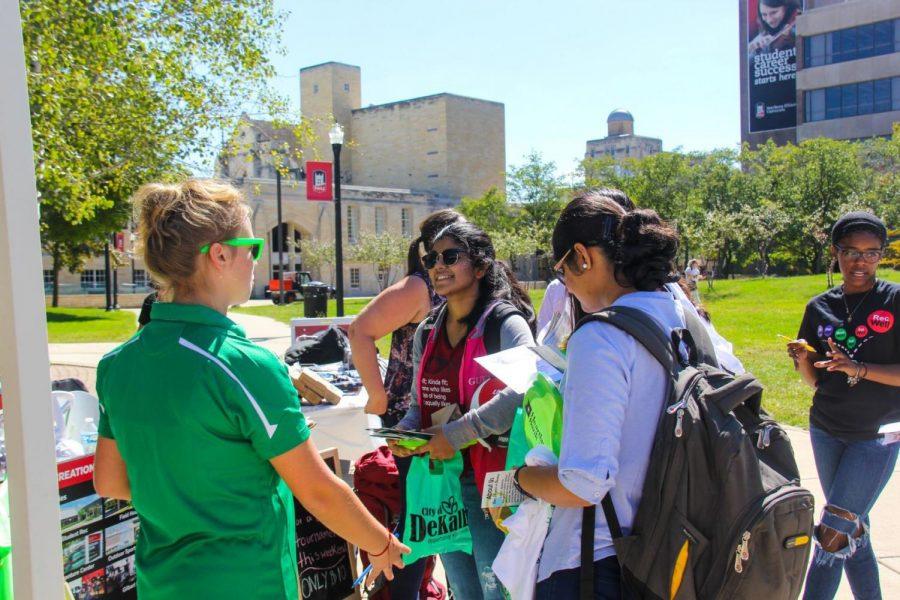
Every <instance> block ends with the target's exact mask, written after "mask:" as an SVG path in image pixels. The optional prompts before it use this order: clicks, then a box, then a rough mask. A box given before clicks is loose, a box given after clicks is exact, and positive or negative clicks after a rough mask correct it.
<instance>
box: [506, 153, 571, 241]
mask: <svg viewBox="0 0 900 600" xmlns="http://www.w3.org/2000/svg"><path fill="white" fill-rule="evenodd" d="M506 190H507V194H508V196H509V199H510V200H511V201H512V202H513V204H515V205H517V206H519V207H520V208H521V209H522V215H521V216H520V218H519V219H517V223H516V228H518V229H520V230H522V229H528V230H530V231H533V232H534V234H535V237H536V238H537V239H538V241H539V242H540V243H541V245H542V246H545V247H546V246H549V243H550V234H551V233H552V231H553V226H554V225H555V224H556V220H557V218H559V213H560V211H561V210H562V209H563V206H565V202H566V198H567V196H568V188H567V187H566V186H565V184H564V183H563V180H562V178H561V177H560V176H559V175H558V174H557V172H556V164H555V163H554V162H552V161H548V162H544V159H543V157H542V156H541V155H540V153H538V152H534V151H532V152H531V153H529V154H528V155H527V156H526V157H525V163H524V164H522V165H521V166H515V165H511V166H510V168H509V172H508V173H507V174H506Z"/></svg>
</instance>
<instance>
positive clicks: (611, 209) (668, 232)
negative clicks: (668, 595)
mask: <svg viewBox="0 0 900 600" xmlns="http://www.w3.org/2000/svg"><path fill="white" fill-rule="evenodd" d="M677 244H678V239H677V236H676V234H675V232H674V231H672V229H670V228H669V227H668V226H667V225H666V224H665V223H663V222H662V221H661V220H660V218H659V216H658V215H657V214H656V213H655V212H654V211H652V210H635V211H632V212H628V213H626V211H625V210H624V209H623V208H622V207H621V206H620V205H619V204H617V203H616V202H614V201H613V200H611V199H610V198H608V197H605V196H603V195H600V194H589V195H587V196H584V197H580V198H576V199H574V200H572V201H571V202H570V203H569V204H568V205H567V206H566V208H565V209H563V212H562V214H561V215H560V217H559V220H558V221H557V223H556V227H555V229H554V231H553V254H554V257H555V258H556V259H557V261H558V262H557V264H556V266H555V267H554V270H555V271H556V273H557V276H558V277H559V278H560V279H562V280H563V281H564V283H565V284H566V288H567V289H568V291H569V293H571V294H572V295H574V296H575V297H576V298H577V299H578V301H579V302H580V304H581V306H582V307H583V309H584V311H585V312H586V313H592V312H596V311H599V310H601V309H603V308H606V307H610V306H627V307H632V308H635V309H638V310H641V311H644V312H646V313H647V314H648V315H650V316H652V317H653V318H654V319H655V320H656V321H657V323H658V324H659V325H660V326H662V327H663V328H664V329H665V330H667V331H671V330H672V329H675V328H683V327H684V326H685V323H684V321H683V319H682V317H681V316H680V312H679V310H678V307H677V303H676V301H675V300H674V298H673V296H672V294H671V293H670V292H668V291H666V290H665V288H664V285H665V284H666V283H669V282H672V281H674V280H675V279H676V277H675V276H674V270H675V268H674V264H673V260H674V258H675V252H676V249H677ZM567 358H568V368H567V370H566V375H565V379H564V381H563V398H564V402H563V432H562V447H561V452H560V456H559V464H558V465H557V466H554V467H520V468H519V469H517V471H516V474H515V481H516V482H517V484H518V485H519V486H520V487H521V489H522V490H523V492H524V493H526V494H528V495H530V496H533V497H537V498H541V499H543V500H545V501H547V502H549V503H550V504H553V505H554V506H555V509H554V512H553V517H552V519H551V521H550V528H549V533H548V535H547V538H546V540H545V541H544V550H543V554H542V556H541V559H540V564H539V568H538V583H537V588H536V598H544V599H553V600H558V599H560V598H576V597H578V594H579V589H580V585H579V584H580V581H579V575H580V569H579V567H580V565H581V544H580V542H581V533H580V532H581V530H582V512H583V510H582V509H583V508H584V507H588V506H591V505H596V504H599V503H600V501H601V499H602V498H603V497H604V496H606V495H607V494H609V495H610V497H611V499H612V502H613V505H614V507H615V510H616V513H617V514H618V517H619V522H620V525H621V527H622V530H623V531H624V532H625V534H626V535H627V533H628V531H629V530H630V528H631V525H632V522H633V519H634V516H635V513H636V511H637V507H638V504H639V503H640V500H641V491H642V488H643V484H644V478H645V475H646V471H647V466H648V463H649V460H650V451H651V447H652V444H653V440H654V436H655V433H656V424H657V421H658V419H659V415H660V411H661V409H662V406H663V402H664V400H665V397H666V393H667V390H668V386H669V375H668V374H667V373H666V372H665V370H664V368H663V367H662V365H661V364H660V363H659V362H657V361H656V359H654V357H653V356H652V355H651V354H650V352H649V351H648V350H646V349H645V348H644V347H643V346H642V345H641V344H640V343H639V342H638V341H637V340H635V339H634V338H633V337H631V336H630V335H628V334H627V333H625V332H624V331H623V330H620V329H618V328H616V327H614V326H613V325H610V324H607V323H600V322H596V321H594V322H589V323H587V324H585V325H583V326H582V327H580V328H578V329H577V330H576V331H575V333H573V334H572V336H571V338H570V339H569V342H568V347H567ZM592 537H593V540H594V543H593V560H594V568H593V572H594V591H595V597H596V598H620V594H621V591H622V590H620V583H619V580H620V569H619V564H618V561H617V559H616V556H615V549H614V548H613V543H612V536H611V534H610V530H609V526H608V525H607V523H606V519H605V517H604V516H603V514H602V512H599V511H598V513H597V518H596V521H595V523H594V527H593V530H592Z"/></svg>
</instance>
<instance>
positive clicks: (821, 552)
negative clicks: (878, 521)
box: [803, 427, 900, 600]
mask: <svg viewBox="0 0 900 600" xmlns="http://www.w3.org/2000/svg"><path fill="white" fill-rule="evenodd" d="M809 434H810V440H811V441H812V448H813V454H814V455H815V458H816V470H817V471H818V472H819V481H820V483H821V484H822V490H823V491H824V492H825V501H826V502H827V505H828V506H829V507H832V509H834V510H836V511H837V512H838V513H843V514H846V513H851V514H852V515H854V516H855V518H853V519H847V518H844V517H843V516H839V515H838V514H834V513H833V512H830V511H828V510H827V509H825V510H823V511H822V517H821V521H820V525H821V526H824V527H825V528H829V529H831V530H833V531H831V532H828V533H830V534H833V533H834V532H838V533H843V534H845V535H846V536H847V538H848V543H847V545H845V546H843V547H842V548H840V549H839V550H837V551H835V552H827V551H825V549H823V548H822V546H821V545H820V544H819V543H817V544H816V547H815V551H814V554H813V561H812V565H811V566H810V568H809V573H808V574H807V576H806V592H805V593H804V595H803V598H804V599H805V600H830V599H831V598H834V595H835V594H836V593H837V590H838V586H839V585H840V583H841V574H842V572H844V571H846V572H847V580H848V582H849V583H850V589H851V590H852V591H853V595H854V597H855V598H856V599H857V600H874V599H878V598H881V585H880V583H879V580H878V563H877V562H876V560H875V553H874V552H873V551H872V545H871V544H870V543H869V536H870V531H869V512H870V511H871V510H872V507H873V506H874V505H875V501H876V500H877V499H878V496H879V495H880V494H881V491H882V490H883V489H884V486H885V485H887V482H888V480H889V479H890V478H891V474H892V473H893V471H894V466H895V464H896V463H897V453H898V451H900V444H891V445H889V446H883V445H881V444H880V443H879V442H878V440H869V441H863V442H858V441H847V440H842V439H840V438H836V437H834V436H832V435H830V434H828V433H826V432H824V431H822V430H821V429H817V428H815V427H810V428H809ZM860 527H861V528H862V534H859V529H860ZM826 531H828V530H827V529H826ZM857 536H858V537H857Z"/></svg>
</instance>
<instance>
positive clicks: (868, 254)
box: [835, 245, 884, 264]
mask: <svg viewBox="0 0 900 600" xmlns="http://www.w3.org/2000/svg"><path fill="white" fill-rule="evenodd" d="M835 248H837V249H838V252H839V253H840V255H841V257H842V258H846V259H847V260H857V259H859V258H862V259H863V260H864V261H865V262H867V263H869V264H872V263H877V262H878V261H879V260H881V256H882V255H883V254H884V251H883V250H854V249H853V248H841V247H840V246H837V245H835Z"/></svg>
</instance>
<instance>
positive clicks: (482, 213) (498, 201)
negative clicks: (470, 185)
mask: <svg viewBox="0 0 900 600" xmlns="http://www.w3.org/2000/svg"><path fill="white" fill-rule="evenodd" d="M457 210H458V211H459V212H460V213H461V214H462V215H463V216H464V217H465V218H467V219H468V220H469V221H471V222H472V223H474V224H475V225H478V227H480V228H482V229H483V230H485V231H490V232H500V231H512V230H513V229H515V228H516V221H517V220H518V218H519V217H520V212H521V211H520V210H518V209H517V208H516V207H514V206H512V205H510V203H509V202H508V201H507V199H506V196H505V195H504V194H503V192H501V191H500V190H498V189H497V188H495V187H492V188H491V189H489V190H488V191H487V192H486V193H485V194H484V195H483V196H481V197H480V198H463V199H462V201H461V202H460V203H459V206H458V207H457Z"/></svg>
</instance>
